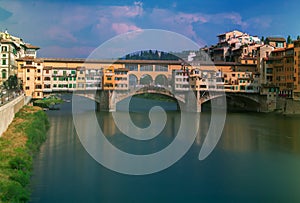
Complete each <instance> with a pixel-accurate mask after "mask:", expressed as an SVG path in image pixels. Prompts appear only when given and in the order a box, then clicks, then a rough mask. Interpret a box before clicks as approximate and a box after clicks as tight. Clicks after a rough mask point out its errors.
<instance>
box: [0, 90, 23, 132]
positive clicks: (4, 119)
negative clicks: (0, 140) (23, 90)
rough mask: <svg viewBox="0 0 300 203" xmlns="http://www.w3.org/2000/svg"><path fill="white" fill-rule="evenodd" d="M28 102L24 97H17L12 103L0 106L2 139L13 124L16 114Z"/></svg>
mask: <svg viewBox="0 0 300 203" xmlns="http://www.w3.org/2000/svg"><path fill="white" fill-rule="evenodd" d="M27 102H28V99H26V97H25V96H24V95H20V96H18V97H16V98H15V99H14V100H12V101H11V102H9V103H7V104H5V105H3V106H0V137H1V136H2V134H3V133H4V132H5V131H6V129H7V127H8V126H9V124H10V123H11V122H12V120H13V118H14V117H15V114H16V113H17V112H18V111H19V110H20V109H21V108H22V107H23V106H24V105H25V104H26V103H27Z"/></svg>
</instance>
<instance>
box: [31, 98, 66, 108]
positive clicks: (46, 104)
mask: <svg viewBox="0 0 300 203" xmlns="http://www.w3.org/2000/svg"><path fill="white" fill-rule="evenodd" d="M61 103H63V100H62V99H61V98H59V97H56V96H50V97H48V98H44V99H40V100H35V101H34V102H33V105H34V106H39V107H41V108H53V106H54V105H56V104H61Z"/></svg>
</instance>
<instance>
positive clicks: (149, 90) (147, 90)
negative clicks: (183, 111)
mask: <svg viewBox="0 0 300 203" xmlns="http://www.w3.org/2000/svg"><path fill="white" fill-rule="evenodd" d="M139 94H160V95H165V96H168V97H170V98H173V99H174V100H176V101H177V103H179V102H181V103H186V101H185V97H184V96H182V95H175V94H173V93H172V92H170V91H169V90H167V89H165V88H163V87H156V86H147V87H144V88H141V89H139V90H137V91H131V92H128V93H126V94H117V95H115V96H114V97H113V100H114V101H113V102H114V103H115V104H116V103H118V102H120V101H122V100H123V99H126V98H128V97H131V96H134V95H139Z"/></svg>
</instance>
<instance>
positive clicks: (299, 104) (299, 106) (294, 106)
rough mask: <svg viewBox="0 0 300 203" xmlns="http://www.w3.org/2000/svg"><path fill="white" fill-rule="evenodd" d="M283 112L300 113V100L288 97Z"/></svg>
mask: <svg viewBox="0 0 300 203" xmlns="http://www.w3.org/2000/svg"><path fill="white" fill-rule="evenodd" d="M283 114H286V115H300V101H295V100H292V99H287V100H286V102H285V104H284V111H283Z"/></svg>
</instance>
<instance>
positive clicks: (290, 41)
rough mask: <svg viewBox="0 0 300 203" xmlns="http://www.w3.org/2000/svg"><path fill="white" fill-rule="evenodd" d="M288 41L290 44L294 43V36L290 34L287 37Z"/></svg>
mask: <svg viewBox="0 0 300 203" xmlns="http://www.w3.org/2000/svg"><path fill="white" fill-rule="evenodd" d="M286 41H287V43H288V44H292V43H293V40H292V38H291V36H290V35H289V36H288V37H287V40H286Z"/></svg>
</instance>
